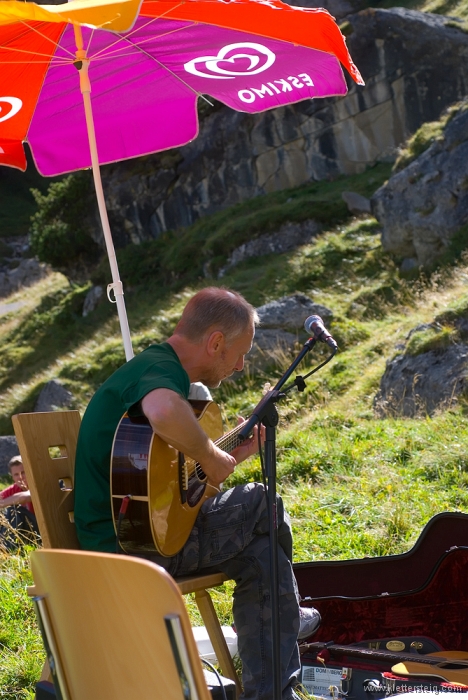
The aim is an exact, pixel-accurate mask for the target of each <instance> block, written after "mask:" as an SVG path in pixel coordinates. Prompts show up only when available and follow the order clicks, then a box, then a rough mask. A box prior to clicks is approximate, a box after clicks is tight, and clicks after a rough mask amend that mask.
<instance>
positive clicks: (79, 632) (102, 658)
mask: <svg viewBox="0 0 468 700" xmlns="http://www.w3.org/2000/svg"><path fill="white" fill-rule="evenodd" d="M31 568H32V573H33V577H34V583H35V589H36V598H35V601H36V606H37V610H38V613H39V619H40V625H41V627H42V633H43V638H44V644H45V646H46V648H47V650H48V655H49V659H50V660H51V664H50V665H51V668H53V669H54V681H55V682H56V683H57V681H58V685H59V686H60V690H61V695H62V698H63V700H82V699H83V698H86V700H142V698H151V697H154V698H156V697H158V698H164V700H184V698H187V697H190V698H193V700H210V698H211V696H210V693H209V691H208V688H207V685H206V682H205V679H204V676H203V671H202V666H201V662H200V659H199V658H198V652H197V647H196V644H195V640H194V638H193V633H192V629H191V627H190V621H189V619H188V615H187V611H186V609H185V606H184V602H183V599H182V597H181V595H180V592H179V589H178V587H177V585H176V584H175V582H174V580H173V579H172V578H171V577H170V576H169V574H167V573H166V571H164V569H162V568H161V567H160V566H157V565H156V564H153V563H151V562H148V561H145V560H143V559H137V558H136V557H123V556H120V555H117V554H103V553H99V552H80V551H73V550H61V549H40V550H37V551H36V552H33V553H32V554H31ZM149 591H151V595H147V593H148V592H149ZM84 621H85V622H84ZM187 687H188V688H189V689H190V694H188V693H187ZM184 691H185V692H184Z"/></svg>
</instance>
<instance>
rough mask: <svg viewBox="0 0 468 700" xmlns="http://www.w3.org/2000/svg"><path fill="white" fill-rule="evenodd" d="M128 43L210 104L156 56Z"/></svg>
mask: <svg viewBox="0 0 468 700" xmlns="http://www.w3.org/2000/svg"><path fill="white" fill-rule="evenodd" d="M186 28H187V27H181V29H186ZM122 38H123V39H124V40H125V41H127V37H122ZM129 43H130V44H131V45H132V46H134V47H135V48H137V49H138V50H139V52H140V53H142V54H144V55H145V56H147V57H148V58H149V59H151V60H152V61H154V62H155V63H157V64H158V65H159V66H160V67H161V68H163V69H164V70H166V71H167V72H168V73H170V74H171V75H172V77H173V78H175V79H176V80H178V81H179V82H180V83H182V84H183V85H185V87H186V88H188V89H189V90H191V92H193V93H195V95H197V97H201V98H202V99H204V100H205V101H206V102H208V104H210V105H211V102H210V101H209V100H207V99H206V97H205V96H204V95H203V94H202V93H201V92H199V91H198V90H195V88H193V87H192V86H191V85H189V84H188V83H187V82H185V80H183V78H180V77H179V76H178V75H176V74H175V73H174V71H172V70H171V69H170V68H168V67H167V66H165V65H164V63H161V61H159V60H158V59H157V58H155V57H154V56H152V55H151V54H150V53H148V51H145V50H144V49H142V48H140V46H139V45H138V44H134V43H133V42H129Z"/></svg>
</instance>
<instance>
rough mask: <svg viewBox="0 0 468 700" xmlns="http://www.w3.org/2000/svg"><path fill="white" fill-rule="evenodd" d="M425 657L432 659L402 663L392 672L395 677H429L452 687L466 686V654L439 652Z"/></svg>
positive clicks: (422, 658)
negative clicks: (440, 680)
mask: <svg viewBox="0 0 468 700" xmlns="http://www.w3.org/2000/svg"><path fill="white" fill-rule="evenodd" d="M427 656H432V659H426V658H425V657H419V658H418V659H417V661H412V660H411V661H402V662H400V663H398V664H395V666H392V671H393V673H395V674H396V675H397V676H429V677H431V678H439V679H442V680H443V681H447V683H451V684H452V685H464V686H467V685H468V653H466V652H465V653H464V652H461V651H441V652H440V654H427ZM437 657H439V658H437ZM463 659H465V660H463Z"/></svg>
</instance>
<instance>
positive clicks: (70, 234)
mask: <svg viewBox="0 0 468 700" xmlns="http://www.w3.org/2000/svg"><path fill="white" fill-rule="evenodd" d="M91 187H92V182H91V176H90V173H88V172H80V173H74V174H73V175H69V176H68V177H66V178H64V179H63V180H61V181H60V182H53V183H52V184H51V185H50V186H49V189H48V190H47V192H46V194H42V193H41V192H39V190H36V189H33V190H31V191H32V193H33V195H34V199H35V200H36V203H37V205H38V211H37V212H36V213H35V214H34V215H33V216H32V218H31V250H32V252H33V253H34V254H35V255H37V257H38V258H39V260H41V261H42V262H46V263H49V264H50V265H52V267H53V268H54V269H56V270H58V271H59V272H63V273H64V274H65V275H66V276H67V277H71V278H76V277H81V276H82V274H83V272H84V271H86V269H87V268H88V266H89V265H90V264H91V263H93V262H94V263H95V262H96V260H97V258H98V257H99V254H100V249H99V246H98V245H97V243H95V241H94V240H93V239H92V237H91V233H90V225H89V220H88V201H89V196H90V194H91Z"/></svg>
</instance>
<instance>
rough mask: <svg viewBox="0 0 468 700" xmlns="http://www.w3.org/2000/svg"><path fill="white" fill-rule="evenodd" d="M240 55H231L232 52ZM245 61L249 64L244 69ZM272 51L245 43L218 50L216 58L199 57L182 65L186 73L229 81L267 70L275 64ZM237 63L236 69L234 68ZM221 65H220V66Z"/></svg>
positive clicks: (258, 45) (259, 45)
mask: <svg viewBox="0 0 468 700" xmlns="http://www.w3.org/2000/svg"><path fill="white" fill-rule="evenodd" d="M239 50H240V51H242V53H232V52H233V51H239ZM246 59H247V60H248V61H249V62H250V65H249V66H248V68H247V70H241V68H243V69H245V61H246ZM275 59H276V56H275V54H274V53H273V51H270V49H267V47H266V46H262V44H255V43H253V42H250V41H245V42H243V43H240V44H228V45H227V46H224V47H223V48H222V49H220V50H219V52H218V55H217V56H200V57H199V58H193V59H192V60H191V61H188V62H187V63H184V68H185V70H186V71H187V73H192V75H198V76H199V77H201V78H216V79H217V80H231V79H232V78H236V77H237V76H239V75H256V74H257V73H262V72H263V71H265V70H267V69H268V68H269V67H270V66H272V65H273V63H274V62H275ZM236 62H237V68H236ZM220 64H222V65H220Z"/></svg>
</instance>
